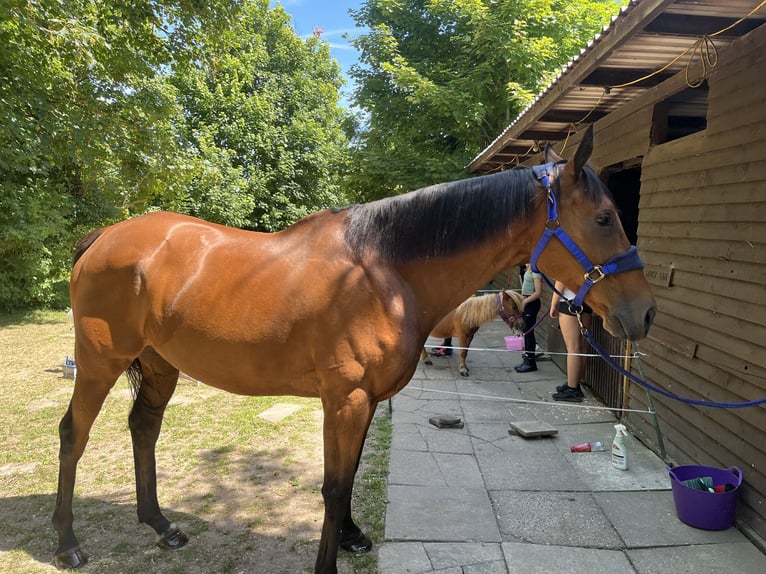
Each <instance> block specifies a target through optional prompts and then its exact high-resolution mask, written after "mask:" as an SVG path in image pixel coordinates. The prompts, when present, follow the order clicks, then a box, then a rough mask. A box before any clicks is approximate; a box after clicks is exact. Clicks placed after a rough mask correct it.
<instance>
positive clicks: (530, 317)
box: [513, 299, 541, 373]
mask: <svg viewBox="0 0 766 574" xmlns="http://www.w3.org/2000/svg"><path fill="white" fill-rule="evenodd" d="M540 307H541V302H540V300H539V299H535V300H534V301H532V302H530V303H528V304H527V306H526V307H525V308H524V355H523V361H522V362H521V363H519V364H518V365H516V366H515V367H514V368H513V369H514V370H515V371H516V372H517V373H531V372H533V371H536V370H537V361H536V360H535V349H536V347H537V338H536V337H535V330H534V329H533V327H534V326H535V323H536V322H537V314H538V312H539V311H540Z"/></svg>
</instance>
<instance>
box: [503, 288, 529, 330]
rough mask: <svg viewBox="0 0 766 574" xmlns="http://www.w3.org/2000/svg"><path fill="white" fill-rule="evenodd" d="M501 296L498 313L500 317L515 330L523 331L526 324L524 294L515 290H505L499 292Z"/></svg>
mask: <svg viewBox="0 0 766 574" xmlns="http://www.w3.org/2000/svg"><path fill="white" fill-rule="evenodd" d="M499 297H500V304H499V305H498V314H499V315H500V318H501V319H502V320H503V321H505V323H506V324H507V325H508V326H509V327H510V328H511V329H513V330H514V331H523V330H524V326H525V325H524V304H523V298H522V296H521V295H519V294H518V293H516V292H515V291H503V292H502V293H499Z"/></svg>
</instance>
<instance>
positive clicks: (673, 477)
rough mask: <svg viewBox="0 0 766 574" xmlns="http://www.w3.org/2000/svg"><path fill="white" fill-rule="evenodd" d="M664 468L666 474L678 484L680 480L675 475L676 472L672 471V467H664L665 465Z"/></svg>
mask: <svg viewBox="0 0 766 574" xmlns="http://www.w3.org/2000/svg"><path fill="white" fill-rule="evenodd" d="M665 470H667V471H668V474H669V475H670V478H672V479H673V480H675V481H676V482H677V483H679V484H680V483H681V481H680V480H678V477H677V476H676V473H675V472H673V469H672V468H670V467H669V466H666V467H665Z"/></svg>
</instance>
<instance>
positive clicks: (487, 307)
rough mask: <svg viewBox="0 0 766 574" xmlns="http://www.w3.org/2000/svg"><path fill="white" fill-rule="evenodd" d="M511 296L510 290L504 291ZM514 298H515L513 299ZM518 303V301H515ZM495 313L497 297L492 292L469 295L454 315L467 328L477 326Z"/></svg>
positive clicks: (490, 318)
mask: <svg viewBox="0 0 766 574" xmlns="http://www.w3.org/2000/svg"><path fill="white" fill-rule="evenodd" d="M506 293H508V295H510V296H511V297H513V295H514V294H513V292H512V291H506ZM514 300H515V299H514ZM516 303H517V304H518V301H516ZM496 315H497V298H496V297H495V294H494V293H490V294H488V295H477V296H475V297H469V298H468V299H466V300H465V301H463V302H462V303H461V304H460V305H458V306H457V309H455V316H456V317H457V318H458V319H459V320H460V322H461V323H462V324H463V325H465V326H466V327H468V328H472V327H478V326H480V325H483V324H484V323H486V322H488V321H491V320H492V319H494V318H495V316H496Z"/></svg>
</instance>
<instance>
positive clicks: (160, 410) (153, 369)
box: [128, 348, 189, 549]
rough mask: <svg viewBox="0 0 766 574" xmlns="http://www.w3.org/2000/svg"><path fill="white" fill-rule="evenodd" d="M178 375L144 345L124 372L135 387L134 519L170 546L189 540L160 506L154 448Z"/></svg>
mask: <svg viewBox="0 0 766 574" xmlns="http://www.w3.org/2000/svg"><path fill="white" fill-rule="evenodd" d="M178 375H179V371H178V369H176V368H175V367H173V366H172V365H171V364H170V363H168V362H167V361H165V359H163V358H162V357H160V356H159V355H158V354H157V353H156V352H155V351H154V350H153V349H152V348H147V349H145V350H144V351H143V353H141V356H140V357H139V358H138V359H137V360H136V361H135V362H134V363H133V364H132V365H131V367H130V369H129V371H128V376H129V377H130V378H131V380H132V381H133V382H134V383H135V384H136V386H137V387H138V392H137V394H136V401H135V403H134V405H133V410H132V411H131V413H130V417H129V419H128V422H129V426H130V434H131V437H132V439H133V459H134V461H135V467H136V499H137V503H138V506H137V510H138V520H139V522H143V523H144V524H148V525H149V526H151V527H152V528H153V529H154V531H155V532H156V533H157V534H158V535H159V539H158V541H157V546H159V547H160V548H170V549H175V548H180V547H181V546H183V545H184V544H186V543H187V542H188V541H189V537H188V536H187V535H186V534H185V533H183V532H182V531H181V530H179V529H178V528H177V527H176V526H175V525H174V524H172V523H171V522H170V521H169V520H168V519H167V518H166V517H165V515H163V514H162V511H161V510H160V505H159V502H158V500H157V463H156V459H155V449H156V445H157V438H158V437H159V435H160V428H161V427H162V418H163V416H164V414H165V407H166V406H167V404H168V401H169V400H170V398H171V397H172V396H173V392H174V391H175V388H176V384H177V383H178Z"/></svg>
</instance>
